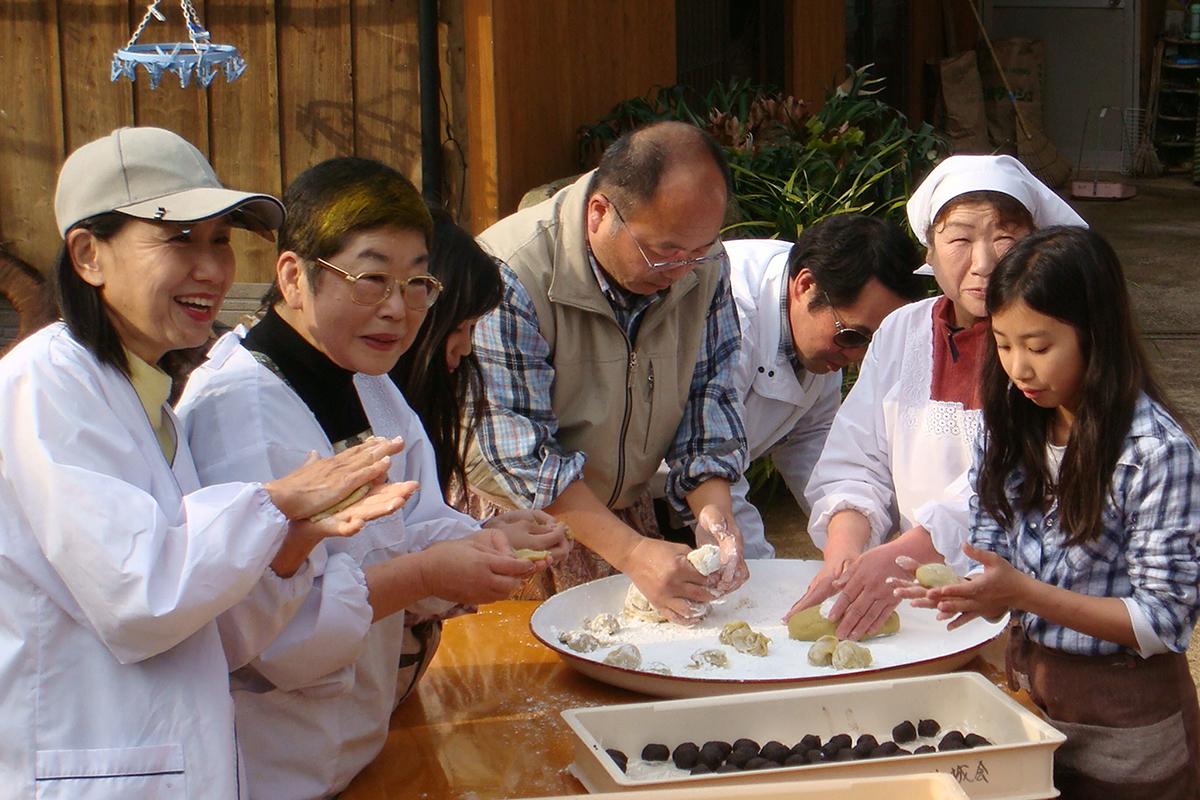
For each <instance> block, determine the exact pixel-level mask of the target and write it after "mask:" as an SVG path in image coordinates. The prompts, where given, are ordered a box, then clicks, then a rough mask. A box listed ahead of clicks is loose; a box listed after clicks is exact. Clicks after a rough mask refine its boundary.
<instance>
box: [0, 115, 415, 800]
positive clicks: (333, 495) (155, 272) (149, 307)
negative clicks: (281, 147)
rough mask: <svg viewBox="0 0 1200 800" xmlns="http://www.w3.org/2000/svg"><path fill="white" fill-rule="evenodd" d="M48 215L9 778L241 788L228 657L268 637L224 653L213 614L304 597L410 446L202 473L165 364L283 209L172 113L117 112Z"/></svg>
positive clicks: (7, 676) (17, 471) (21, 370)
mask: <svg viewBox="0 0 1200 800" xmlns="http://www.w3.org/2000/svg"><path fill="white" fill-rule="evenodd" d="M55 211H56V214H57V218H58V225H59V231H60V232H61V233H62V235H63V238H64V240H65V246H64V249H63V252H62V255H61V256H60V258H59V263H58V265H57V269H56V274H55V284H56V290H57V294H58V298H59V301H60V305H61V310H62V316H63V321H62V322H58V323H54V324H52V325H49V326H47V327H46V328H43V329H42V330H40V331H38V332H37V333H35V334H33V335H32V336H30V337H29V338H28V339H26V340H25V341H23V342H21V343H20V344H19V345H18V346H17V347H16V348H14V349H13V350H12V351H11V352H10V353H9V354H8V355H7V356H5V357H4V358H3V359H0V507H2V508H3V509H4V511H5V513H4V514H3V515H0V685H3V686H4V687H5V692H6V701H5V713H4V715H3V721H2V722H0V786H3V787H4V790H5V793H6V796H20V797H33V796H35V795H36V796H37V797H39V798H57V797H71V798H80V797H87V798H97V797H105V798H107V797H113V798H116V797H122V798H125V797H138V798H157V797H172V798H174V797H204V798H210V797H211V798H236V797H239V796H242V794H243V790H242V788H241V787H242V786H243V785H244V781H243V780H241V779H240V769H239V765H238V756H237V744H236V739H235V736H234V729H233V707H232V701H231V699H230V697H229V684H228V662H227V654H228V658H229V659H231V660H233V659H236V658H238V657H239V653H237V652H231V651H237V650H238V649H239V648H246V649H247V650H252V649H254V648H256V647H260V646H261V645H262V643H263V641H264V640H269V639H270V638H271V637H272V636H273V635H274V634H275V633H276V631H273V630H267V629H264V627H263V626H259V627H258V628H255V627H253V626H247V627H246V628H245V629H241V630H239V632H238V633H239V635H238V636H236V637H234V636H227V637H226V641H225V643H224V647H223V644H222V640H221V637H220V635H219V634H218V626H217V624H216V622H214V620H215V619H216V618H217V616H218V615H220V614H222V612H224V611H226V610H227V609H229V608H230V607H232V606H234V605H235V604H236V603H238V602H239V601H241V600H243V598H245V597H246V596H247V594H249V593H250V592H251V591H254V592H274V593H275V594H276V595H277V596H278V598H279V600H280V602H282V603H286V602H287V601H288V598H289V597H293V596H294V597H297V598H299V597H302V594H301V591H300V589H301V588H302V587H303V584H304V581H305V579H306V578H305V574H304V570H303V569H302V568H301V565H303V564H304V561H305V559H306V557H307V555H308V552H309V550H310V549H311V548H312V547H313V546H315V544H316V543H317V542H318V541H320V539H322V538H324V537H326V536H331V535H334V536H345V535H350V534H352V533H354V532H356V531H357V530H359V529H361V528H362V526H363V525H364V524H365V522H366V521H368V520H370V519H373V518H375V517H379V516H383V515H386V514H389V513H391V512H392V511H395V510H396V509H397V508H399V507H400V506H401V505H402V504H403V502H404V500H405V499H406V497H407V495H408V494H409V493H411V491H412V489H413V487H412V486H411V485H403V484H401V485H396V484H387V483H384V482H383V481H384V475H385V473H386V470H387V467H388V463H389V459H390V456H391V455H392V454H394V453H396V452H398V451H399V449H400V447H401V445H400V444H399V443H396V442H392V441H388V440H374V441H372V442H369V443H366V444H363V445H361V446H359V447H357V448H354V449H351V450H347V451H346V452H344V453H343V454H341V455H340V456H338V457H336V458H329V459H325V460H316V459H310V461H309V462H308V463H307V464H305V465H304V466H302V467H301V468H299V469H297V470H296V471H294V472H292V473H291V474H289V475H286V476H285V477H283V478H280V479H278V480H274V481H271V482H269V483H263V484H257V483H226V484H222V485H219V486H212V487H208V488H204V489H200V488H199V484H198V481H197V478H196V472H195V467H194V466H193V463H192V459H191V455H190V453H189V451H188V449H187V442H186V440H185V439H184V438H183V437H181V436H179V435H178V433H177V432H178V426H177V423H176V420H175V417H174V415H173V414H172V413H171V410H170V408H169V406H167V405H166V404H165V400H166V397H167V393H168V391H169V388H170V379H169V378H168V377H167V376H166V375H165V374H164V373H163V372H161V371H160V370H159V369H158V368H157V367H156V366H155V364H157V362H159V360H160V359H161V358H162V357H163V356H164V355H165V354H167V353H168V352H171V351H173V350H177V349H181V348H188V347H195V346H198V345H200V344H202V343H203V342H204V341H205V339H206V338H207V337H208V335H209V332H210V328H211V324H212V321H213V318H214V315H215V313H216V310H217V309H218V308H219V307H220V304H221V300H222V299H223V298H224V295H225V292H226V291H227V290H228V288H229V286H230V284H231V282H232V280H233V273H234V258H233V251H232V249H231V247H230V231H231V229H232V228H233V227H243V228H249V229H251V230H255V231H260V232H265V231H269V230H271V229H274V228H277V227H278V226H279V225H280V223H281V222H282V221H283V210H282V206H281V205H280V204H279V202H278V201H277V200H275V199H274V198H272V197H269V196H267V195H256V194H246V193H243V192H234V191H230V190H227V189H225V188H223V187H222V186H221V184H220V182H219V181H218V180H217V178H216V176H215V174H214V173H213V171H212V168H211V167H210V166H209V165H208V163H207V162H206V161H205V159H204V157H203V156H202V155H201V154H200V153H199V152H198V151H197V150H196V149H195V148H194V147H192V146H191V145H190V144H188V143H187V142H185V141H184V140H183V139H181V138H179V137H178V136H176V135H175V134H173V133H170V132H169V131H164V130H159V129H155V128H124V129H121V130H118V131H116V132H114V133H113V134H112V135H111V136H108V137H105V138H103V139H100V140H97V141H95V142H92V143H90V144H88V145H85V146H83V147H82V148H80V149H79V150H77V151H75V152H74V153H73V154H72V155H71V156H70V157H69V158H68V159H67V161H66V163H65V164H64V165H63V168H62V172H61V174H60V176H59V183H58V190H57V194H56V198H55ZM368 483H369V484H372V489H371V491H370V492H369V493H368V494H367V496H366V497H365V498H363V499H361V500H360V501H359V502H358V503H357V504H355V505H352V506H350V507H349V508H347V509H344V510H342V511H338V512H336V513H334V514H333V515H331V516H328V517H326V518H324V519H322V520H321V521H319V522H314V521H312V519H310V518H314V517H318V516H320V515H321V513H322V512H323V511H325V510H328V509H330V507H331V506H335V505H338V504H339V502H340V501H341V500H342V499H343V498H345V497H346V496H347V495H349V494H351V493H352V492H354V491H355V490H356V489H357V488H358V487H360V486H362V485H364V484H368ZM297 569H299V571H298V572H297V571H296V570H297ZM293 572H295V574H294V575H293ZM309 580H311V578H309Z"/></svg>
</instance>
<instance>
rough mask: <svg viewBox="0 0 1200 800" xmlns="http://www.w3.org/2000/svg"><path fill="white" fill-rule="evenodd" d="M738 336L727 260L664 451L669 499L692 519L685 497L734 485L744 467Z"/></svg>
mask: <svg viewBox="0 0 1200 800" xmlns="http://www.w3.org/2000/svg"><path fill="white" fill-rule="evenodd" d="M741 340H742V333H741V327H740V325H739V323H738V316H737V306H736V305H735V304H734V301H733V292H732V290H731V288H730V281H729V261H728V259H725V260H724V262H723V266H722V272H721V280H720V282H719V283H718V284H717V290H716V292H714V293H713V299H712V302H711V303H710V304H709V307H708V320H707V324H706V325H705V330H704V341H703V343H702V344H701V345H700V353H699V355H698V357H697V359H696V371H695V372H693V373H692V383H691V386H690V388H689V391H688V401H687V406H686V407H685V408H684V410H683V419H682V420H680V422H679V428H678V430H676V432H675V439H674V441H673V442H672V443H671V448H670V450H668V451H667V466H668V467H670V474H669V475H668V476H667V497H668V498H669V499H670V501H671V504H672V505H673V506H674V507H675V509H676V510H677V511H679V512H680V513H681V514H682V515H683V516H684V517H685V518H686V519H689V520H690V519H691V510H690V509H689V508H688V506H687V501H686V499H685V498H686V496H687V494H688V493H689V492H691V491H692V490H694V489H695V488H696V487H697V486H699V485H700V484H701V483H703V482H704V481H705V480H708V479H709V478H724V479H726V480H728V481H729V482H730V483H735V482H737V480H738V479H739V478H740V477H741V475H742V472H743V471H744V470H745V466H746V456H747V451H748V447H747V445H746V427H745V425H744V424H743V422H742V405H741V399H740V394H739V392H738V390H737V387H736V386H735V385H734V370H735V366H736V362H737V357H738V350H739V348H740V347H741Z"/></svg>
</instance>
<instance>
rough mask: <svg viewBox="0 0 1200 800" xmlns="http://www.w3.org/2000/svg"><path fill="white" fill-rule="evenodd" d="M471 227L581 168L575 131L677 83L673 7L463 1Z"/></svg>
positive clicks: (620, 0) (649, 1)
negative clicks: (616, 108) (623, 103)
mask: <svg viewBox="0 0 1200 800" xmlns="http://www.w3.org/2000/svg"><path fill="white" fill-rule="evenodd" d="M465 14H466V36H467V60H468V68H467V103H468V107H469V108H471V109H472V113H473V114H475V115H476V116H475V117H473V118H472V120H471V128H470V136H471V140H470V141H471V148H470V151H471V153H472V158H471V162H472V163H471V167H470V169H469V170H468V175H467V185H468V189H467V196H468V198H469V221H470V224H471V226H472V227H473V228H474V229H476V230H480V229H482V228H483V227H486V226H487V225H489V224H491V223H492V222H494V221H495V220H496V219H498V218H499V217H501V216H504V215H505V214H508V213H510V212H512V211H514V210H515V209H516V207H517V202H518V201H519V200H520V199H521V196H522V195H523V194H524V193H525V192H526V191H528V190H529V189H532V188H534V187H535V186H538V185H541V184H543V183H546V182H548V181H551V180H555V179H557V178H562V177H565V176H568V175H572V174H574V173H576V172H578V171H579V166H578V159H577V156H576V138H575V131H576V129H577V128H578V127H579V126H580V125H582V124H584V123H587V122H592V121H595V120H597V119H599V118H600V117H601V116H603V115H604V114H605V113H606V112H607V111H608V110H609V109H610V108H611V107H612V106H613V105H615V104H616V103H617V102H619V101H621V100H624V99H627V98H629V97H635V96H637V95H643V94H646V93H647V92H649V91H651V90H652V89H653V88H654V87H655V86H659V85H663V86H665V85H670V84H672V83H674V82H675V0H606V2H573V1H570V0H466V3H465Z"/></svg>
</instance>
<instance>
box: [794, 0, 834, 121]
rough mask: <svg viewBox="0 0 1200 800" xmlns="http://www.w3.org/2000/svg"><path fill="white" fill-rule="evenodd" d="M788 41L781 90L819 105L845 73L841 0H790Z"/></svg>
mask: <svg viewBox="0 0 1200 800" xmlns="http://www.w3.org/2000/svg"><path fill="white" fill-rule="evenodd" d="M785 18H786V22H785V25H786V27H787V29H788V30H787V33H788V35H789V39H790V42H791V46H790V47H788V49H787V53H786V56H785V58H784V74H785V75H786V76H787V82H786V84H785V86H784V90H785V91H786V92H788V93H789V94H791V95H793V96H794V97H798V98H800V99H802V100H805V101H806V102H807V103H808V105H809V107H810V108H812V109H817V108H820V107H821V106H822V105H823V104H824V102H825V94H826V93H827V92H828V91H829V90H830V89H832V88H833V87H834V86H836V85H838V83H840V82H841V81H842V80H843V79H844V78H845V77H846V3H845V0H793V2H791V3H789V4H788V7H787V12H786V15H785Z"/></svg>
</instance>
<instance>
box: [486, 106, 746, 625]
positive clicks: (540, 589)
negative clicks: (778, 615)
mask: <svg viewBox="0 0 1200 800" xmlns="http://www.w3.org/2000/svg"><path fill="white" fill-rule="evenodd" d="M729 191H730V177H729V167H728V165H727V164H726V162H725V157H724V153H723V152H722V151H721V149H720V147H719V146H718V145H717V144H716V143H715V142H713V141H712V139H711V138H709V137H708V135H707V134H705V133H704V132H702V131H701V130H700V129H699V128H696V127H694V126H691V125H685V124H682V123H658V124H656V125H652V126H649V127H646V128H642V129H640V130H638V131H635V132H633V133H632V134H627V135H625V136H622V137H621V138H620V139H618V140H617V141H616V142H614V143H613V144H612V145H611V146H610V147H609V149H608V150H607V151H606V152H605V154H604V156H603V158H602V159H601V162H600V166H599V167H598V169H597V170H596V171H595V172H593V173H589V174H587V175H584V176H583V177H582V178H580V179H579V180H578V181H576V182H575V183H574V184H572V185H571V186H568V187H567V188H565V189H563V190H562V191H560V192H559V193H558V194H556V195H555V196H554V197H552V198H550V199H549V200H546V201H544V202H542V203H540V204H538V205H536V206H533V207H532V208H527V209H524V210H522V211H519V212H518V213H516V214H514V215H513V216H511V217H508V218H506V219H504V220H501V221H500V222H498V223H497V224H495V225H493V226H492V227H491V228H489V229H488V230H486V231H484V232H483V234H482V235H481V236H480V242H481V243H482V244H483V246H484V248H485V249H487V250H489V251H490V252H491V253H492V254H493V255H494V256H496V257H497V258H499V259H500V260H501V261H502V262H503V266H502V273H503V275H504V280H505V295H504V298H503V300H502V301H501V303H500V306H499V308H497V309H496V310H495V311H494V312H492V313H491V314H488V315H487V316H485V317H484V318H483V319H482V320H481V321H480V323H479V326H478V327H477V328H476V333H475V352H476V354H477V356H478V359H479V363H480V366H481V367H482V370H483V373H484V377H485V381H486V384H487V395H488V397H487V402H488V405H487V410H486V411H485V412H484V414H483V416H482V421H481V424H480V427H479V430H478V436H477V437H476V447H475V449H474V450H473V452H472V453H471V454H470V455H469V457H468V482H469V483H470V487H469V488H470V492H471V495H472V498H471V499H472V502H473V504H474V506H475V508H476V510H477V511H482V510H484V508H485V507H486V506H500V507H505V506H510V507H511V506H517V507H523V508H541V509H545V510H546V511H548V512H550V513H551V514H553V515H554V516H555V517H557V518H558V519H560V520H562V521H564V522H566V523H567V525H568V526H569V527H570V529H571V531H572V532H573V533H574V535H575V538H576V540H577V541H578V542H579V543H580V544H582V545H584V547H577V548H575V550H573V551H572V555H569V556H568V559H567V561H566V563H561V564H554V565H552V566H551V569H550V570H549V571H548V572H547V573H546V574H547V575H550V576H551V577H550V578H549V579H548V580H545V581H543V582H541V583H540V584H539V585H537V586H529V587H526V588H527V592H526V593H525V596H533V597H539V596H546V595H547V594H549V593H552V592H554V591H559V590H561V589H564V588H567V587H569V586H571V585H574V584H576V583H582V582H584V581H587V580H591V579H593V578H597V577H603V576H604V575H606V574H611V573H612V572H613V571H614V569H615V570H620V571H622V572H624V573H626V574H627V575H628V576H629V577H630V578H631V579H632V580H633V582H634V584H636V585H637V586H638V588H639V589H641V590H642V592H643V593H644V594H645V595H646V597H647V598H648V599H649V600H650V602H651V603H652V604H653V605H654V606H655V607H656V608H658V609H659V610H660V611H661V612H662V613H663V614H664V615H666V616H667V617H668V618H669V619H672V620H674V621H676V622H683V623H688V622H695V621H697V620H698V619H699V616H700V614H701V613H702V612H701V611H700V609H701V607H702V605H703V604H704V603H706V602H707V601H709V600H712V599H714V598H715V597H717V596H720V595H721V594H723V593H726V592H728V591H731V590H732V589H733V588H736V587H737V586H739V585H741V583H742V582H743V581H744V580H745V579H746V577H747V576H748V574H749V573H748V571H747V569H746V566H745V563H744V561H743V559H742V546H741V536H740V533H739V532H738V529H737V524H736V522H735V520H734V517H733V512H732V497H731V494H730V486H731V485H732V484H733V483H735V482H736V481H737V480H738V479H739V478H740V476H741V473H742V469H743V466H744V460H745V431H744V427H743V424H742V420H741V416H740V407H739V403H738V398H737V392H736V389H735V387H734V385H733V370H734V367H735V364H736V356H737V349H738V342H739V334H738V327H737V314H736V311H735V308H734V302H733V297H732V294H731V292H730V288H729V265H728V260H727V258H726V257H725V252H724V248H723V247H722V245H721V242H720V238H719V235H720V230H721V225H722V223H723V221H724V217H725V207H726V203H727V202H728V198H729ZM663 459H665V460H666V462H667V464H668V465H669V467H670V477H669V478H668V496H669V497H670V498H671V500H672V504H673V505H674V506H675V507H676V509H677V510H679V511H680V512H681V513H682V514H683V515H684V516H685V518H695V519H698V521H699V529H698V533H697V544H705V543H714V544H717V545H718V546H719V547H720V549H721V554H722V568H721V569H720V570H718V571H717V572H716V573H714V574H712V575H711V576H708V577H705V576H703V575H701V574H700V573H699V572H697V571H696V569H695V568H694V567H692V565H691V564H690V563H689V562H688V561H687V559H686V555H687V552H688V548H687V547H686V546H684V545H680V544H675V543H670V542H665V541H663V540H661V539H660V538H657V526H656V524H655V522H654V516H653V512H652V505H651V501H650V499H649V492H648V484H649V481H650V479H651V478H652V477H653V476H654V473H655V472H656V470H657V468H658V465H659V463H660V462H661V461H662V460H663Z"/></svg>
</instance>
